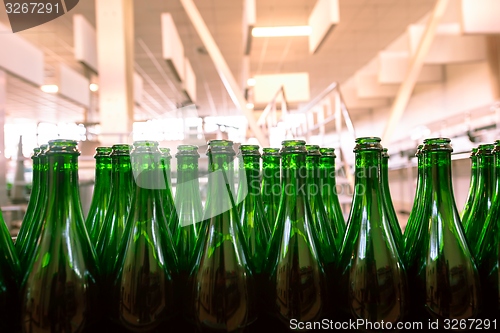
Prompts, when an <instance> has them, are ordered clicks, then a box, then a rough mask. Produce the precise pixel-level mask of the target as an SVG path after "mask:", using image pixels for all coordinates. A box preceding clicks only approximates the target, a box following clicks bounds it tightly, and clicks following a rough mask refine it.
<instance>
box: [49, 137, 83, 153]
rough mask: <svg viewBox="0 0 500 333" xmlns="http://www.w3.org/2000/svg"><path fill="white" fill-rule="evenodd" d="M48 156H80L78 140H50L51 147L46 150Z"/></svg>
mask: <svg viewBox="0 0 500 333" xmlns="http://www.w3.org/2000/svg"><path fill="white" fill-rule="evenodd" d="M46 154H47V155H53V154H74V155H80V151H79V150H78V142H77V141H76V140H68V139H56V140H49V145H48V149H47V150H46Z"/></svg>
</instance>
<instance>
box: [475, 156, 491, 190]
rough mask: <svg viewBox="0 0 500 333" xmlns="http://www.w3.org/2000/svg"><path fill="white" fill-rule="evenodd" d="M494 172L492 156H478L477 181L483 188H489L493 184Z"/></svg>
mask: <svg viewBox="0 0 500 333" xmlns="http://www.w3.org/2000/svg"><path fill="white" fill-rule="evenodd" d="M494 170H495V159H494V155H480V156H478V163H477V175H478V181H479V182H480V183H481V184H484V186H487V187H489V186H490V185H491V184H493V179H494Z"/></svg>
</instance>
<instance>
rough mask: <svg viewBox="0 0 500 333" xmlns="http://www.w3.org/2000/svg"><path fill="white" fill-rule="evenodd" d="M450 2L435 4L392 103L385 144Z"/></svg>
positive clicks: (408, 97) (443, 0) (395, 124)
mask: <svg viewBox="0 0 500 333" xmlns="http://www.w3.org/2000/svg"><path fill="white" fill-rule="evenodd" d="M448 2H449V0H437V1H436V5H435V6H434V9H433V11H432V13H431V16H430V18H429V21H428V22H427V26H426V28H425V32H424V35H423V36H422V38H421V39H420V43H419V45H418V48H417V50H416V52H415V54H414V55H413V57H412V59H411V62H410V67H409V68H408V72H407V73H406V77H405V79H404V81H403V82H402V83H401V86H400V87H399V89H398V92H397V95H396V97H395V99H394V102H393V104H392V107H391V114H390V115H389V120H388V121H387V124H386V126H385V129H384V133H383V135H382V142H384V145H387V144H388V143H389V142H390V140H391V137H392V135H393V134H394V131H395V130H396V126H397V125H398V123H399V121H400V120H401V117H402V116H403V113H404V111H405V109H406V106H407V105H408V102H409V100H410V97H411V94H412V92H413V88H414V87H415V83H416V82H417V79H418V77H419V75H420V70H421V69H422V66H423V65H424V60H425V57H426V56H427V53H428V52H429V49H430V47H431V44H432V41H433V40H434V36H435V35H436V30H437V27H438V24H439V22H440V21H441V18H442V17H443V15H444V13H445V11H446V8H447V7H448Z"/></svg>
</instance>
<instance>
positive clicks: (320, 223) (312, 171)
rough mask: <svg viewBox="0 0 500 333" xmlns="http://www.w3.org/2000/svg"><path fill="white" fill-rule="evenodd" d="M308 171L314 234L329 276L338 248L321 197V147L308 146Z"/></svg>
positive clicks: (308, 195)
mask: <svg viewBox="0 0 500 333" xmlns="http://www.w3.org/2000/svg"><path fill="white" fill-rule="evenodd" d="M306 151H307V155H306V169H307V179H306V182H307V197H308V200H309V206H310V208H311V215H312V218H313V225H312V227H313V232H314V234H315V235H316V236H317V238H318V240H319V242H318V243H317V245H318V247H319V248H318V250H319V251H320V252H321V256H322V258H323V264H324V265H325V268H327V276H328V275H329V274H330V273H333V268H334V264H335V259H337V255H338V248H337V247H336V243H335V236H334V233H333V229H332V224H333V223H332V222H331V221H330V220H329V218H328V215H327V214H326V210H325V205H324V203H323V199H322V197H321V187H320V185H319V159H320V157H321V153H320V152H319V146H317V145H306Z"/></svg>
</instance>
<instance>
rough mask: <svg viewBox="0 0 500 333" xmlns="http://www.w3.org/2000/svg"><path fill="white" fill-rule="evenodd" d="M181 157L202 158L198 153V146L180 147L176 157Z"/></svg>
mask: <svg viewBox="0 0 500 333" xmlns="http://www.w3.org/2000/svg"><path fill="white" fill-rule="evenodd" d="M179 156H195V157H200V154H199V153H198V146H195V145H179V146H178V147H177V154H175V157H179Z"/></svg>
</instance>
